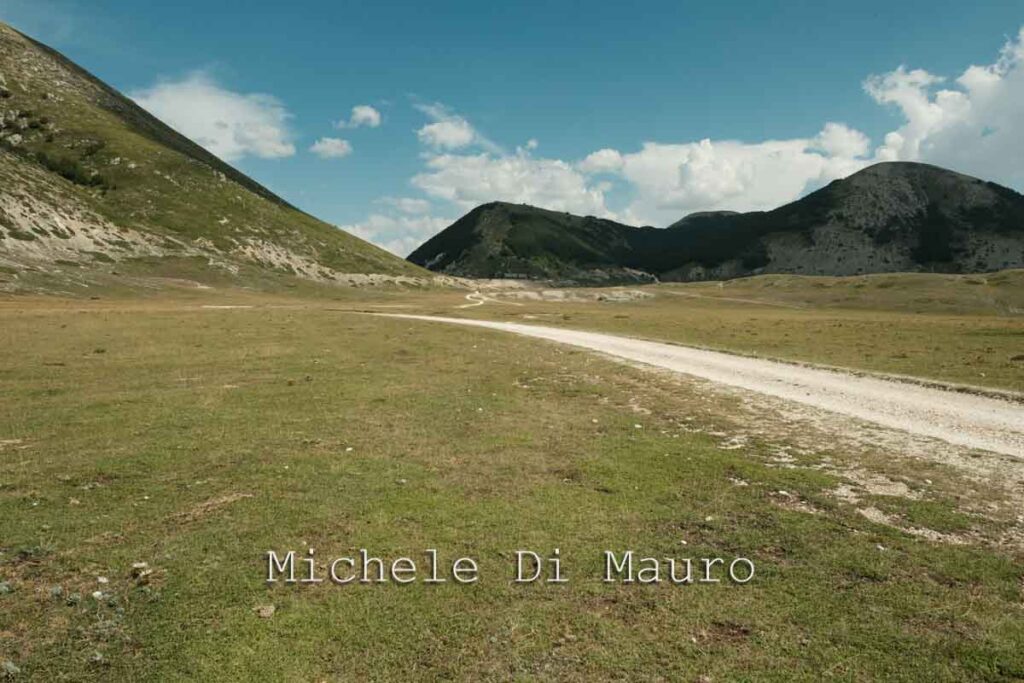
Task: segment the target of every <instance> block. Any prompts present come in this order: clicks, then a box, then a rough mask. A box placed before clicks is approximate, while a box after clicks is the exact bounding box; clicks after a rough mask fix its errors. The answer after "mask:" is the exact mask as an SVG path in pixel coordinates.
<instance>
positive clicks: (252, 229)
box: [0, 23, 426, 290]
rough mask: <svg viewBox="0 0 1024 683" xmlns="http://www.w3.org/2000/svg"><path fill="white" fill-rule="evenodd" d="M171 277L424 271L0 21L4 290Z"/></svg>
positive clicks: (344, 276) (380, 276)
mask: <svg viewBox="0 0 1024 683" xmlns="http://www.w3.org/2000/svg"><path fill="white" fill-rule="evenodd" d="M112 263H116V264H117V267H116V268H115V267H114V266H112V265H111V264H112ZM175 270H184V271H187V272H190V273H195V272H199V271H204V270H205V271H209V273H210V274H211V275H216V276H218V277H224V278H228V279H231V278H244V279H245V281H246V282H247V283H249V284H253V283H255V284H257V286H258V284H259V281H260V280H261V279H262V278H264V277H265V276H267V277H269V276H297V277H300V278H305V279H310V280H318V281H325V282H342V283H348V282H355V283H364V282H380V281H390V280H391V279H392V278H393V277H395V276H401V277H419V276H423V275H425V274H426V273H425V272H424V271H422V270H421V269H419V268H417V267H416V266H414V265H412V264H410V263H407V262H405V261H403V260H402V259H399V258H397V257H395V256H393V255H391V254H389V253H387V252H385V251H384V250H382V249H379V248H378V247H375V246H373V245H371V244H368V243H366V242H364V241H363V240H360V239H358V238H356V237H354V236H352V235H349V234H347V233H345V232H343V231H341V230H338V229H337V228H335V227H333V226H331V225H328V224H326V223H324V222H322V221H320V220H317V219H316V218H313V217H312V216H309V215H308V214H305V213H303V212H301V211H299V210H298V209H296V208H294V207H292V206H291V205H289V204H288V203H287V202H285V201H284V200H283V199H281V198H280V197H277V196H276V195H274V194H273V193H272V192H270V191H269V190H268V189H266V188H264V187H263V186H261V185H260V184H259V183H257V182H255V181H254V180H252V179H251V178H248V177H247V176H245V175H244V174H242V173H240V172H238V171H237V170H235V169H234V168H232V167H231V166H230V165H228V164H226V163H224V162H223V161H221V160H220V159H218V158H217V157H215V156H214V155H212V154H210V153H209V152H207V151H206V150H205V149H203V148H202V147H200V146H199V145H197V144H195V143H193V142H192V141H190V140H188V139H187V138H185V137H184V136H182V135H180V134H178V133H177V132H175V131H174V130H172V129H171V128H170V127H168V126H166V125H165V124H163V123H162V122H160V121H159V120H157V119H156V118H154V117H153V116H151V115H150V114H148V113H147V112H146V111H144V110H143V109H141V108H140V107H138V106H137V105H136V104H135V103H134V102H132V101H131V100H129V99H127V98H126V97H124V96H122V95H121V94H119V93H118V92H117V91H115V90H114V89H112V88H110V87H109V86H107V85H105V84H104V83H102V82H101V81H99V80H97V79H96V78H94V77H93V76H91V75H90V74H88V73H87V72H85V71H84V70H83V69H81V68H79V67H78V66H76V65H75V64H73V63H71V62H70V61H69V60H67V59H66V58H64V57H63V56H62V55H60V54H59V53H57V52H55V51H54V50H52V49H50V48H48V47H46V46H44V45H41V44H39V43H37V42H35V41H33V40H31V39H29V38H27V37H25V36H23V35H22V34H20V33H18V32H17V31H15V30H14V29H12V28H11V27H9V26H7V25H5V24H2V23H0V287H3V288H5V289H9V290H11V289H13V290H17V289H19V287H20V288H21V289H24V288H25V283H26V282H34V283H35V282H55V283H58V284H59V283H63V284H65V285H69V284H79V285H81V284H87V283H88V282H89V281H90V278H91V276H92V275H94V274H96V273H104V274H107V275H109V274H110V272H111V271H124V272H137V273H146V272H163V273H167V272H170V273H173V272H175ZM371 274H372V275H373V277H368V276H369V275H371ZM384 276H386V277H384Z"/></svg>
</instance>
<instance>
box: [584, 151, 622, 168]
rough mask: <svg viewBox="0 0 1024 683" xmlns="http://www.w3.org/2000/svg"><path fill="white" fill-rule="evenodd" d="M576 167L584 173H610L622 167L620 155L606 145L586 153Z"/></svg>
mask: <svg viewBox="0 0 1024 683" xmlns="http://www.w3.org/2000/svg"><path fill="white" fill-rule="evenodd" d="M577 168H579V169H580V170H581V171H583V172H584V173H612V172H614V171H618V170H620V169H621V168H622V155H621V154H619V152H618V150H614V149H608V148H607V147H606V148H604V149H599V150H597V151H596V152H592V153H590V154H588V155H587V156H586V158H584V159H583V161H581V162H580V163H579V164H577Z"/></svg>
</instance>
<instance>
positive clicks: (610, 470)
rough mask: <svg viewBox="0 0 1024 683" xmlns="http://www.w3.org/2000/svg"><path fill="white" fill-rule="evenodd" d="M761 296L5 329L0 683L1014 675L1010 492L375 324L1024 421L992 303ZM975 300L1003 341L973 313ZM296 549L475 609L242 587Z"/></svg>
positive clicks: (686, 382) (45, 315) (780, 425)
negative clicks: (742, 363) (636, 563)
mask: <svg viewBox="0 0 1024 683" xmlns="http://www.w3.org/2000/svg"><path fill="white" fill-rule="evenodd" d="M1014 282H1015V281H1014ZM872 284H874V283H869V284H868V285H867V286H866V287H867V288H868V289H870V287H871V285H872ZM758 287H759V286H758V285H757V284H756V283H753V284H752V283H747V284H745V285H743V288H740V286H739V285H729V286H726V287H723V288H721V291H718V288H717V287H705V286H697V287H679V286H660V287H656V288H644V290H643V291H646V292H647V294H646V295H644V296H636V297H634V296H632V295H630V296H626V297H620V296H619V295H618V294H614V293H613V291H612V290H607V291H600V292H587V291H583V290H580V291H572V292H570V293H569V294H568V295H567V294H564V293H563V294H560V295H554V294H552V295H543V294H536V295H534V294H527V295H525V296H524V295H522V294H521V293H520V294H509V292H510V291H513V290H505V289H502V290H500V291H492V290H484V289H481V292H480V293H479V295H478V296H477V297H475V298H476V299H477V300H478V301H479V300H481V299H482V300H483V303H482V304H479V305H474V306H472V307H469V308H460V307H461V306H465V305H466V304H467V303H475V302H474V301H472V300H470V301H467V300H466V294H467V292H465V291H463V292H446V291H441V290H437V291H427V292H421V293H409V292H392V293H388V292H382V291H365V290H363V291H349V292H346V291H342V292H339V293H337V294H329V295H322V296H319V297H309V298H304V299H294V298H291V299H290V298H286V297H284V296H277V297H271V296H265V295H258V294H254V293H251V292H237V291H236V292H221V291H216V290H212V291H211V290H203V291H196V292H192V293H187V294H181V293H179V294H178V295H175V296H169V295H167V296H153V297H151V298H149V299H139V298H133V299H100V300H96V301H80V300H79V301H69V300H58V299H48V298H36V299H27V298H10V299H6V300H4V301H2V302H0V338H2V344H0V383H2V385H3V387H4V390H3V392H2V393H0V553H2V554H0V582H2V583H0V585H2V586H6V588H4V589H3V590H0V607H2V609H0V665H2V666H4V667H7V670H13V669H17V670H18V671H20V673H19V674H17V675H18V676H21V677H24V678H26V679H38V680H50V679H56V678H59V677H61V676H64V677H66V678H69V679H76V680H80V679H95V680H111V679H138V678H170V679H220V680H252V679H258V678H259V679H262V678H279V679H281V678H283V679H298V680H310V679H313V680H322V679H327V680H332V679H339V680H340V679H347V678H353V677H355V678H375V679H386V678H394V677H399V676H405V677H409V676H413V677H430V678H457V679H501V680H506V679H509V678H513V679H516V678H518V679H524V680H532V679H538V678H541V679H543V678H547V679H570V680H572V679H575V680H598V679H622V678H633V679H635V678H641V679H658V678H662V679H682V680H692V679H698V678H700V677H703V678H704V680H734V679H744V678H746V679H758V680H820V679H821V678H824V677H835V678H843V679H884V678H890V679H892V678H901V679H930V680H949V681H954V680H955V681H960V680H1011V679H1014V678H1017V677H1021V676H1024V654H1022V653H1024V649H1022V648H1021V644H1022V643H1024V531H1022V530H1024V516H1022V515H1021V512H1020V511H1021V509H1024V508H1022V506H1024V500H1022V499H1024V463H1022V462H1021V460H1020V459H1018V458H1014V457H1012V456H1009V455H999V454H996V453H992V452H990V451H984V450H972V449H967V448H964V447H960V446H954V445H951V444H948V443H945V442H942V441H937V440H934V439H931V438H928V437H924V436H907V435H905V434H902V435H901V433H898V432H893V431H892V430H888V429H885V428H882V427H872V426H870V425H867V424H859V425H858V427H857V428H856V429H852V430H851V429H850V424H851V422H850V419H849V418H847V417H843V416H836V415H835V414H834V413H831V412H828V411H824V410H819V409H817V408H812V407H809V406H806V405H800V404H794V403H791V402H789V401H784V400H781V399H777V398H770V397H765V396H763V395H757V394H752V393H750V392H748V391H745V390H743V389H740V388H735V387H733V388H729V387H723V386H721V385H719V384H714V383H712V382H709V381H708V380H706V379H700V378H696V377H690V376H685V375H679V374H666V373H652V372H650V371H647V370H643V369H640V368H635V367H630V366H626V365H623V364H621V363H618V362H614V361H612V360H610V359H608V358H605V357H602V356H600V355H596V354H593V353H591V352H589V351H584V350H580V349H576V348H573V347H568V346H560V345H555V344H550V343H548V342H545V341H541V340H534V339H529V338H524V337H519V336H514V335H508V334H505V333H502V332H500V331H496V330H489V329H482V328H473V327H464V326H455V325H439V324H427V323H424V322H421V321H416V320H406V319H399V318H389V317H381V316H372V315H365V314H363V313H365V312H372V311H376V312H388V313H395V312H399V313H410V314H431V315H437V314H440V315H444V316H461V317H465V318H469V317H474V318H485V317H490V318H492V319H496V320H503V321H506V322H508V321H518V322H527V323H530V324H538V323H543V324H544V325H548V326H551V325H552V324H555V325H557V326H559V327H562V328H577V329H594V330H604V331H609V332H615V333H620V334H621V333H626V334H630V335H631V336H638V337H649V338H660V339H664V340H667V341H675V342H685V343H691V344H696V345H699V346H710V347H717V348H722V349H727V350H730V351H736V352H743V353H753V352H758V353H762V354H764V355H768V356H775V357H782V358H786V359H788V360H801V361H809V362H819V363H826V364H830V365H844V366H847V367H852V368H856V369H863V370H870V371H877V372H894V373H899V374H908V375H915V376H917V377H923V378H929V379H934V380H941V381H946V382H957V383H964V384H975V385H983V386H987V387H989V388H992V389H998V390H1011V391H1019V390H1020V388H1021V387H1022V383H1021V378H1022V375H1021V371H1020V370H1019V369H1018V368H1019V366H1020V363H1019V362H1018V361H1012V360H1010V358H1012V357H1013V356H1015V355H1016V354H1017V353H1024V349H1021V348H1020V340H1021V339H1022V338H1024V327H1022V322H1021V318H1020V316H1019V315H1017V314H1015V313H1013V312H1012V311H1009V310H1007V309H1005V308H1003V309H1001V308H1000V307H1001V306H1002V307H1010V308H1012V307H1015V306H1017V305H1018V304H1017V303H1016V302H1014V301H1013V300H1012V299H1013V297H1016V296H1018V294H1019V291H1018V289H1017V288H1016V287H1015V286H1014V287H1010V288H1009V289H1008V290H1004V289H1001V288H1000V287H999V286H998V284H997V285H973V284H964V283H960V286H957V287H947V286H946V285H945V284H936V283H935V282H929V283H926V284H925V285H917V284H914V285H912V286H911V285H905V284H904V283H902V282H899V283H897V285H893V286H890V287H883V288H881V289H879V290H878V291H877V292H875V294H876V296H875V301H876V308H872V307H871V306H868V305H866V304H865V305H860V303H859V302H860V300H858V299H856V296H857V295H858V293H862V292H863V290H864V288H854V287H853V284H852V283H851V284H832V285H830V287H829V288H828V289H826V288H817V287H805V288H804V289H802V290H801V291H799V292H794V291H793V290H791V289H790V290H786V289H785V288H784V287H783V286H782V285H775V286H774V287H775V288H774V289H773V290H771V292H769V293H766V292H765V291H763V289H764V288H763V287H762V288H760V289H759V288H758ZM900 287H908V288H909V289H910V290H911V292H910V293H909V294H907V295H906V296H905V297H898V296H896V295H895V294H894V293H893V289H899V288H900ZM921 287H925V288H926V289H928V291H929V292H930V293H929V294H924V293H922V290H921ZM936 288H939V289H942V288H945V289H943V290H942V291H943V292H944V293H943V294H941V295H936V294H935V290H936ZM977 288H982V289H983V290H984V292H985V295H986V296H987V297H988V298H987V299H984V301H988V302H989V303H990V304H991V305H990V309H985V310H982V309H981V308H979V305H977V304H975V303H964V302H965V301H968V300H970V301H971V302H973V301H974V299H973V298H974V297H980V296H981V294H979V293H978V292H979V290H978V289H977ZM531 291H532V290H531ZM673 292H677V293H673ZM780 292H782V293H781V294H780ZM823 292H824V293H825V294H826V295H827V296H834V295H836V294H838V293H840V292H841V293H842V296H851V297H854V301H852V302H851V301H845V302H843V301H840V302H830V301H825V300H823V298H822V297H823ZM883 295H884V296H888V297H890V298H889V299H887V300H883V299H882V298H881V297H882V296H883ZM533 296H536V297H537V299H533V298H531V297H533ZM718 296H721V297H729V299H735V300H739V301H730V300H727V299H723V300H721V301H719V300H713V299H709V298H713V297H718ZM558 297H561V300H554V299H556V298H558ZM567 297H568V300H567ZM599 297H603V298H599ZM947 297H948V299H949V301H948V302H942V301H939V300H938V299H941V298H947ZM923 298H930V299H931V301H929V302H916V303H915V302H914V301H913V300H914V299H923ZM743 300H747V301H743ZM979 300H981V299H979ZM766 302H767V303H766ZM517 304H518V305H517ZM986 305H988V304H986ZM915 306H916V307H920V308H921V309H923V310H916V309H914V307H915ZM357 311H358V312H360V313H357ZM620 316H621V317H620ZM754 333H756V334H754ZM933 347H934V348H933ZM898 356H903V357H902V358H900V357H898ZM310 548H312V549H314V550H315V555H314V556H315V557H316V558H318V562H321V563H326V562H328V561H329V559H330V558H336V557H342V556H349V555H352V554H354V553H357V552H358V549H360V548H367V549H369V550H370V552H371V553H375V554H377V555H378V556H381V557H384V558H395V557H398V556H410V557H414V558H415V559H416V560H417V562H418V563H419V562H420V561H421V560H422V559H423V550H424V549H426V548H438V549H439V550H440V552H441V554H442V555H443V556H444V557H445V558H447V559H449V560H450V559H451V558H454V557H459V556H470V557H473V558H475V559H476V560H477V562H478V563H479V569H480V580H479V581H478V582H477V583H475V584H471V585H459V584H456V583H454V582H451V581H449V582H448V583H445V584H441V585H436V586H431V585H424V584H421V583H416V584H413V585H409V586H400V585H395V584H393V583H388V584H381V585H377V584H370V585H365V584H363V585H344V586H341V585H335V584H330V583H325V584H316V585H301V584H298V585H288V584H283V583H280V582H279V583H276V584H272V585H268V584H267V583H266V582H265V579H266V572H267V566H266V556H265V553H266V552H267V551H268V550H274V551H276V552H278V553H284V552H287V551H288V550H295V551H296V552H297V553H298V554H299V556H300V557H304V556H306V551H307V549H310ZM554 548H558V549H559V550H560V556H561V557H562V559H563V569H564V571H565V572H566V573H567V575H568V578H569V582H568V583H565V584H545V583H534V584H523V585H518V584H515V583H513V582H512V581H511V579H512V568H513V564H512V563H513V562H514V551H515V550H517V549H531V550H535V551H537V552H538V553H540V554H541V555H546V554H548V553H551V552H553V550H554ZM626 549H634V550H635V551H636V552H637V556H638V557H640V556H651V557H655V558H677V559H679V558H709V557H710V558H715V557H721V558H725V560H726V562H727V563H728V561H729V560H731V559H733V558H736V557H747V558H750V559H751V560H752V561H753V562H754V564H755V565H756V568H757V570H756V575H755V578H754V579H753V580H751V581H750V582H749V583H746V584H742V585H740V584H736V583H732V582H729V581H724V582H722V583H708V584H693V585H686V586H674V585H672V584H670V583H666V582H663V583H661V584H658V585H637V584H623V583H621V582H615V583H612V584H608V583H604V582H602V581H601V577H602V573H603V569H604V564H603V559H602V552H603V551H604V550H615V551H624V550H626ZM141 563H145V565H144V566H143V565H142V564H141ZM327 570H328V567H327V566H326V565H324V566H318V571H319V572H325V571H327ZM12 667H13V669H12Z"/></svg>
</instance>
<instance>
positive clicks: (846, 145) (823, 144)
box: [814, 121, 871, 157]
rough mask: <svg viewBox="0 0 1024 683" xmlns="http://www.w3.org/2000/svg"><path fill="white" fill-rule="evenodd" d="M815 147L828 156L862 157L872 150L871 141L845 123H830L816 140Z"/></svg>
mask: <svg viewBox="0 0 1024 683" xmlns="http://www.w3.org/2000/svg"><path fill="white" fill-rule="evenodd" d="M814 146H815V147H816V148H817V149H820V150H821V151H822V152H824V153H825V154H826V155H828V156H837V157H861V156H864V155H866V154H867V153H868V151H869V149H870V148H871V139H870V138H868V136H867V135H864V133H861V132H860V131H859V130H854V129H853V128H850V127H849V126H847V125H846V124H844V123H833V122H831V121H830V122H828V123H826V124H825V127H824V128H822V130H821V132H820V133H818V137H816V138H815V139H814Z"/></svg>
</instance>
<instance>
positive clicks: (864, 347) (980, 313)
mask: <svg viewBox="0 0 1024 683" xmlns="http://www.w3.org/2000/svg"><path fill="white" fill-rule="evenodd" d="M628 289H635V290H636V291H640V292H646V293H648V294H651V295H652V296H651V297H650V298H646V299H639V300H635V301H629V302H626V303H614V302H608V301H605V302H593V301H568V302H565V301H531V300H528V299H511V298H508V297H497V298H499V299H501V300H502V301H505V302H514V303H502V304H497V303H493V302H488V303H487V304H485V305H482V306H475V307H472V308H465V309H460V308H453V307H454V306H457V305H459V304H464V303H465V302H464V301H460V300H459V299H460V298H461V296H460V295H459V294H455V293H446V294H444V295H442V296H444V300H443V302H441V301H439V302H437V303H438V304H439V305H437V306H435V307H433V308H431V309H430V311H431V312H434V313H439V314H440V313H443V314H444V315H455V316H469V317H479V318H488V319H494V320H508V321H517V322H528V323H529V322H532V323H535V324H545V325H557V326H566V327H573V328H579V329H587V330H601V331H607V332H614V333H617V334H624V335H628V336H633V337H644V338H650V339H656V340H661V341H674V342H679V343H682V344H690V345H695V346H702V347H707V348H713V349H717V350H724V351H732V352H735V353H742V354H752V355H758V356H761V357H769V358H780V359H784V360H791V361H803V362H810V363H817V364H824V365H835V366H840V367H846V368H851V369H855V370H866V371H874V372H880V373H886V374H896V375H907V376H910V377H917V378H923V379H932V380H937V381H941V382H947V383H954V384H966V385H973V386H981V387H990V388H996V389H1007V390H1012V391H1017V392H1020V391H1024V271H1004V272H1001V273H995V274H989V275H970V276H962V275H931V274H912V275H908V274H900V275H869V276H863V277H850V278H824V277H800V276H781V275H780V276H764V277H757V278H745V279H741V280H733V281H728V282H724V283H717V282H715V283H700V284H679V285H672V284H662V285H656V286H651V287H639V288H628ZM566 291H567V292H568V293H570V294H573V293H575V295H576V296H577V298H578V297H579V296H581V294H583V293H585V292H587V290H566ZM592 293H593V294H594V295H595V296H605V297H607V293H602V292H601V290H592ZM599 304H600V305H599Z"/></svg>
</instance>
